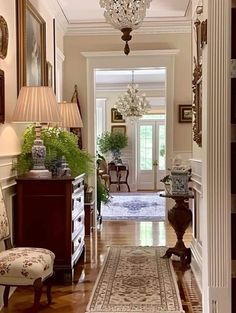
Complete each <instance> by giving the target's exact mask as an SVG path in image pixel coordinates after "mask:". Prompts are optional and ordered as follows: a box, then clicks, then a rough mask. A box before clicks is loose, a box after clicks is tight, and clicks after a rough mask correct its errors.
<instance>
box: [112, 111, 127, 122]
mask: <svg viewBox="0 0 236 313" xmlns="http://www.w3.org/2000/svg"><path fill="white" fill-rule="evenodd" d="M111 122H112V123H125V119H124V118H123V116H122V114H121V113H120V112H118V110H117V109H115V108H112V109H111Z"/></svg>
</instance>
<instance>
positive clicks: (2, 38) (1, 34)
mask: <svg viewBox="0 0 236 313" xmlns="http://www.w3.org/2000/svg"><path fill="white" fill-rule="evenodd" d="M8 36H9V34H8V27H7V22H6V20H5V19H4V17H3V16H0V58H1V59H5V57H6V56H7V48H8Z"/></svg>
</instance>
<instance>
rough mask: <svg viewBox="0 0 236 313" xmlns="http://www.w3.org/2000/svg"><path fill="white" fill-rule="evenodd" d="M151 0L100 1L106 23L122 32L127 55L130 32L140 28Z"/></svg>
mask: <svg viewBox="0 0 236 313" xmlns="http://www.w3.org/2000/svg"><path fill="white" fill-rule="evenodd" d="M151 1H152V0H100V6H101V7H102V8H105V12H104V16H105V18H106V21H107V22H108V23H110V24H111V25H112V26H113V27H114V28H116V29H119V30H120V31H122V33H123V35H122V37H121V38H122V39H123V40H124V41H125V48H124V53H125V54H126V55H128V54H129V52H130V48H129V45H128V41H129V40H131V38H132V36H131V35H130V33H131V31H132V30H134V29H137V28H139V27H140V26H141V24H142V21H143V19H144V17H145V15H146V9H147V8H149V6H150V2H151Z"/></svg>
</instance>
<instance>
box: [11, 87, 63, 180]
mask: <svg viewBox="0 0 236 313" xmlns="http://www.w3.org/2000/svg"><path fill="white" fill-rule="evenodd" d="M12 121H13V122H21V123H35V124H36V126H35V132H36V138H35V140H34V144H33V147H32V159H33V169H32V170H31V171H30V172H29V173H28V174H27V175H28V176H31V177H35V178H41V177H43V178H47V177H51V175H52V174H51V172H49V171H48V170H47V169H46V168H45V165H44V162H45V157H46V147H45V146H44V144H43V140H42V139H41V128H42V124H41V123H57V124H59V123H60V121H61V116H60V112H59V106H58V103H57V100H56V97H55V94H54V92H53V90H52V88H51V87H46V86H39V87H28V86H24V87H22V88H21V90H20V93H19V96H18V99H17V103H16V108H15V111H14V113H13V118H12Z"/></svg>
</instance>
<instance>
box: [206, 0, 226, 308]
mask: <svg viewBox="0 0 236 313" xmlns="http://www.w3.org/2000/svg"><path fill="white" fill-rule="evenodd" d="M207 12H208V25H207V27H208V30H207V31H208V36H207V38H208V42H207V46H206V49H205V51H204V53H205V55H203V59H205V61H204V60H203V62H204V63H203V75H204V76H203V81H204V82H203V190H204V195H203V198H204V201H203V203H204V206H205V207H204V208H203V210H204V214H205V221H206V225H205V227H204V229H205V231H204V240H203V290H202V291H203V307H204V310H203V312H207V313H208V312H209V313H222V312H227V313H230V312H231V296H230V295H231V236H230V218H231V217H230V211H231V203H230V51H231V36H230V34H231V31H230V28H231V26H230V20H231V17H230V16H231V0H217V1H216V0H208V11H207ZM204 71H205V73H204Z"/></svg>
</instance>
